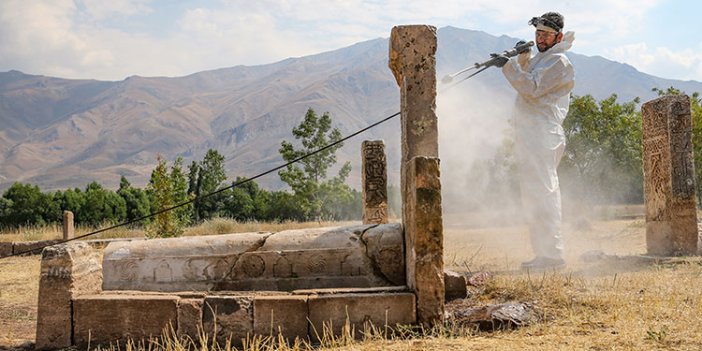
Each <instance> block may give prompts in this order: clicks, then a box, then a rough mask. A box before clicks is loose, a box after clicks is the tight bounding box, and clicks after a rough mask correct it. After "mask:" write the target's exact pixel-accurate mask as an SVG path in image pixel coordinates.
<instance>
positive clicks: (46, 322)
mask: <svg viewBox="0 0 702 351" xmlns="http://www.w3.org/2000/svg"><path fill="white" fill-rule="evenodd" d="M101 284H102V272H101V267H100V257H99V254H98V252H97V251H95V250H94V249H93V248H91V247H90V246H89V245H88V244H85V243H82V242H74V243H69V244H63V245H57V246H52V247H47V248H46V249H44V251H43V253H42V259H41V275H40V277H39V299H38V303H37V332H36V348H37V349H40V350H41V349H58V348H64V347H69V346H71V335H72V329H73V324H72V319H71V313H72V302H71V301H72V300H73V299H75V298H76V297H78V296H80V295H83V294H94V293H97V292H99V291H100V286H101Z"/></svg>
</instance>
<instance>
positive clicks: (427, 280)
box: [404, 157, 445, 325]
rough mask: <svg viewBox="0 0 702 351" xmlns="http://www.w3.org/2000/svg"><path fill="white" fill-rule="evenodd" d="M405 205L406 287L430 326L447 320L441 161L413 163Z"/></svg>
mask: <svg viewBox="0 0 702 351" xmlns="http://www.w3.org/2000/svg"><path fill="white" fill-rule="evenodd" d="M408 175H409V177H408V179H409V180H410V181H411V182H410V183H409V184H408V187H407V188H408V193H407V196H406V199H407V203H406V204H405V222H404V228H405V254H406V258H405V262H407V266H406V269H407V286H409V288H410V289H411V290H412V291H414V292H415V293H416V294H417V319H418V320H419V322H420V323H422V324H425V325H431V324H435V323H440V322H441V321H443V318H444V295H445V292H444V288H445V287H444V261H443V252H444V246H443V245H444V237H443V223H442V216H441V183H440V182H439V160H438V159H436V158H429V157H415V158H413V159H412V161H410V167H409V172H408Z"/></svg>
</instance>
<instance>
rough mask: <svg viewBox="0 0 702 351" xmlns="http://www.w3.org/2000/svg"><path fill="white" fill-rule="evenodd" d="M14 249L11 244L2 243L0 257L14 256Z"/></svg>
mask: <svg viewBox="0 0 702 351" xmlns="http://www.w3.org/2000/svg"><path fill="white" fill-rule="evenodd" d="M12 247H13V243H11V242H0V257H9V256H12Z"/></svg>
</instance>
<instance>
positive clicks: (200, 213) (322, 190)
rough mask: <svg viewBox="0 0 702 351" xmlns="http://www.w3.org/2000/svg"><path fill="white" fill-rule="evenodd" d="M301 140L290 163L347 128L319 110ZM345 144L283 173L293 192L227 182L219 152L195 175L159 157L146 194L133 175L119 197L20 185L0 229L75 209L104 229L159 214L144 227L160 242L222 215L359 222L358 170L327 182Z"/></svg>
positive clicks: (2, 206) (285, 151) (5, 200)
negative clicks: (352, 179)
mask: <svg viewBox="0 0 702 351" xmlns="http://www.w3.org/2000/svg"><path fill="white" fill-rule="evenodd" d="M293 135H294V137H295V138H296V139H298V141H299V144H300V145H301V146H298V147H296V146H294V145H293V143H291V142H287V141H283V142H282V144H281V148H280V150H279V152H280V154H281V155H282V157H283V159H284V160H285V161H292V160H295V159H297V158H299V157H300V156H302V155H305V154H307V153H310V152H311V151H314V150H317V149H320V148H321V147H323V146H325V145H328V144H330V143H334V142H338V141H339V140H340V139H341V133H340V132H339V130H338V129H336V128H332V120H331V116H329V114H328V113H324V114H323V115H322V116H318V115H317V113H316V112H315V111H314V110H312V109H309V110H308V111H307V113H306V115H305V118H304V120H303V121H302V123H300V125H299V126H297V127H295V128H294V129H293ZM341 146H343V143H338V144H336V145H335V146H333V147H330V148H327V149H325V150H323V151H321V152H318V153H316V154H315V155H312V156H310V157H308V158H305V159H303V160H301V161H300V162H299V163H295V164H291V165H289V166H288V167H287V168H286V169H284V170H281V171H280V172H279V175H280V178H281V179H282V180H283V181H284V182H285V183H287V184H288V185H289V186H290V188H291V189H292V192H288V191H268V190H265V189H261V188H260V187H259V185H258V184H257V183H256V182H254V181H246V182H244V180H245V179H244V178H241V177H236V179H234V180H233V181H232V182H231V183H227V182H226V181H227V175H226V173H225V170H224V157H223V156H222V155H221V154H220V153H219V152H217V151H216V150H213V149H210V150H208V151H207V153H206V154H205V156H204V157H203V159H202V160H201V161H200V162H197V161H193V162H192V163H191V164H190V165H189V167H188V169H187V172H186V171H185V170H184V169H183V160H182V158H178V159H176V160H175V161H174V162H173V163H172V164H171V165H169V164H168V162H167V161H166V160H165V159H163V158H161V157H158V160H157V161H158V162H157V165H156V168H155V169H154V170H153V171H152V173H151V178H150V181H149V184H148V185H147V186H146V188H144V189H141V188H137V187H134V186H132V185H131V184H130V183H129V181H128V180H127V179H126V178H125V177H122V178H121V179H120V186H119V189H118V190H117V191H112V190H109V189H105V188H104V187H102V186H101V185H100V184H98V183H96V182H93V183H90V184H88V186H87V187H86V188H85V190H82V189H78V188H75V189H68V190H65V191H55V192H46V193H43V192H41V190H40V189H39V187H37V186H35V185H31V184H22V183H15V184H13V185H12V186H11V187H10V188H9V189H7V190H6V191H5V192H4V194H3V196H2V197H1V198H0V223H2V226H4V227H16V226H21V225H42V224H46V223H52V222H59V221H61V219H62V213H63V210H70V211H72V212H73V213H74V215H75V221H76V223H78V224H84V225H90V226H99V225H103V224H106V223H120V222H124V221H138V220H141V219H143V217H147V216H148V215H149V214H151V213H157V214H156V215H155V216H153V217H151V218H148V219H147V220H145V221H141V222H140V223H146V224H147V226H146V228H147V232H148V233H149V234H150V235H152V236H177V235H180V234H181V233H182V232H183V228H184V227H185V226H186V225H189V224H195V223H199V222H201V221H204V220H207V219H211V218H214V217H228V218H233V219H236V220H240V221H244V220H261V221H275V220H277V221H281V220H296V221H305V220H345V219H357V218H359V217H360V214H361V194H360V192H358V191H357V190H355V189H352V188H350V187H349V186H348V185H346V178H347V177H348V175H349V173H350V171H351V166H350V164H349V163H346V164H344V165H343V166H342V167H341V169H340V170H339V172H338V174H336V175H335V176H334V177H331V178H329V177H328V176H327V173H328V172H329V169H330V168H331V167H332V166H333V165H334V164H335V163H336V156H335V153H336V151H337V150H338V149H339V148H340V147H341ZM239 183H242V184H239ZM235 184H237V186H234V185H235ZM174 207H175V208H174ZM169 209H172V210H169ZM137 225H138V224H137Z"/></svg>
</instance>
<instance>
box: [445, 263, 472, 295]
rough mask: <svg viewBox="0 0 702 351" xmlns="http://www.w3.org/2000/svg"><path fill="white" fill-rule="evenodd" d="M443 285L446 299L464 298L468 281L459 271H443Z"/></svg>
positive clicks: (466, 293)
mask: <svg viewBox="0 0 702 351" xmlns="http://www.w3.org/2000/svg"><path fill="white" fill-rule="evenodd" d="M444 286H445V289H446V292H445V295H444V296H445V297H446V300H454V299H465V298H466V297H467V296H468V281H467V279H466V277H465V276H463V275H461V274H459V273H456V272H453V271H448V270H446V271H444Z"/></svg>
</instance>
